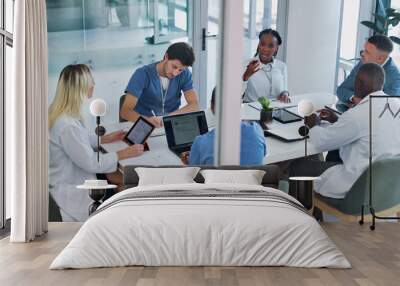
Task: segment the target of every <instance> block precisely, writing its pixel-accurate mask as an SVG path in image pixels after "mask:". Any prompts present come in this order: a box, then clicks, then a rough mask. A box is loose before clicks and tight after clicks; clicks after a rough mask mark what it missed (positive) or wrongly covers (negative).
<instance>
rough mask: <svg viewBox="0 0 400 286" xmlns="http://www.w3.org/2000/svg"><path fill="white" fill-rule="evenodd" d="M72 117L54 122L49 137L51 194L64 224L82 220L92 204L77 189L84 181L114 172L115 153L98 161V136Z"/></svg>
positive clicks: (85, 192) (101, 156)
mask: <svg viewBox="0 0 400 286" xmlns="http://www.w3.org/2000/svg"><path fill="white" fill-rule="evenodd" d="M90 133H91V132H89V130H87V129H86V128H85V126H84V125H83V123H82V122H81V121H80V120H78V119H75V118H71V117H67V116H62V117H60V118H58V119H57V121H56V122H55V123H54V125H53V127H52V128H51V129H50V134H49V137H50V138H49V141H50V142H49V184H50V186H49V187H50V193H51V195H52V196H53V198H54V200H55V201H56V203H57V205H58V206H59V207H60V210H61V215H62V218H63V221H85V220H86V219H87V217H88V207H89V205H90V204H91V203H92V202H93V201H92V200H91V199H90V197H89V195H88V191H87V190H80V189H77V188H76V186H77V185H81V184H83V183H84V181H85V180H88V179H96V173H110V172H114V171H116V170H117V162H118V156H117V154H116V153H108V154H100V162H97V153H96V152H95V151H94V149H93V148H94V147H96V146H97V137H96V135H95V134H94V130H93V132H92V133H93V135H90Z"/></svg>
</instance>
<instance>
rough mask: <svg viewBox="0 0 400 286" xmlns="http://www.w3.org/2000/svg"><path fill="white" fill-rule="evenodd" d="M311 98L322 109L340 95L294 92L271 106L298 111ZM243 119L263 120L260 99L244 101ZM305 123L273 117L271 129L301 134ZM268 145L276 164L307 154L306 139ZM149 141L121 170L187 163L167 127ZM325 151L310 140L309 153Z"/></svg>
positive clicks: (211, 122) (270, 140) (269, 160)
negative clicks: (178, 153)
mask: <svg viewBox="0 0 400 286" xmlns="http://www.w3.org/2000/svg"><path fill="white" fill-rule="evenodd" d="M303 99H307V100H310V101H311V102H312V103H313V105H314V109H315V110H317V109H320V108H323V107H324V106H326V105H328V106H334V104H335V102H336V96H335V95H333V94H329V93H308V94H301V95H294V96H291V102H290V103H287V104H284V103H280V102H277V101H272V104H271V107H274V108H286V109H287V110H289V111H292V112H294V113H297V103H298V102H299V101H300V100H303ZM205 113H206V118H207V123H208V126H209V128H213V127H214V126H215V118H214V115H213V114H212V113H211V111H209V110H206V111H205ZM241 117H242V120H259V118H260V111H259V105H258V103H245V104H242V110H241ZM132 124H133V123H132V122H122V123H117V124H112V125H108V126H106V129H107V133H108V132H112V131H115V130H121V129H124V130H128V129H129V128H130V127H131V126H132ZM302 125H303V121H297V122H293V123H286V124H283V123H280V122H278V121H276V120H273V121H272V122H271V123H270V124H268V128H270V129H271V130H276V129H281V130H283V129H284V130H285V132H287V133H291V132H292V133H294V134H295V135H297V134H298V129H299V127H301V126H302ZM265 141H266V146H267V155H266V156H265V158H264V164H273V163H277V162H281V161H286V160H291V159H296V158H300V157H304V156H305V142H304V140H299V141H294V142H285V141H282V140H280V139H277V138H275V137H272V136H268V137H265ZM147 144H148V145H149V149H150V150H149V151H146V152H144V153H143V155H141V156H139V157H134V158H129V159H125V160H121V161H120V162H119V165H120V168H121V170H123V169H124V167H125V166H128V165H140V166H142V165H144V166H162V165H183V163H182V162H181V160H180V158H179V157H178V156H176V155H175V154H174V153H173V152H171V151H170V150H169V149H168V144H167V140H166V137H165V133H164V130H163V128H157V129H155V131H153V133H152V135H151V136H150V137H149V139H148V140H147ZM102 147H103V148H104V149H106V150H107V151H108V152H113V151H117V150H118V149H120V144H117V143H110V144H103V145H102ZM318 153H321V150H318V149H317V148H315V147H314V146H313V145H312V144H311V143H309V142H308V146H307V154H308V155H314V154H318Z"/></svg>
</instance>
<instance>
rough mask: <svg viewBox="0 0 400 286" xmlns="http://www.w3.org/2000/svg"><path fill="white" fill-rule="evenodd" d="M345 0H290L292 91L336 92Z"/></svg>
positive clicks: (289, 52)
mask: <svg viewBox="0 0 400 286" xmlns="http://www.w3.org/2000/svg"><path fill="white" fill-rule="evenodd" d="M341 2H342V1H341V0H329V1H321V0H301V1H299V0H289V3H288V26H287V50H286V63H287V66H288V87H289V91H290V92H291V94H300V93H307V92H330V93H332V92H334V88H335V75H336V64H337V49H338V40H339V26H340V10H341Z"/></svg>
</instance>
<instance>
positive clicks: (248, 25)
mask: <svg viewBox="0 0 400 286" xmlns="http://www.w3.org/2000/svg"><path fill="white" fill-rule="evenodd" d="M207 1H208V7H207V9H206V11H207V15H205V16H204V17H207V21H206V23H207V27H206V29H205V35H204V38H205V42H206V43H205V47H206V50H207V54H206V57H207V59H206V61H207V68H206V71H205V72H206V73H207V77H206V78H207V81H205V82H204V84H205V85H206V88H205V90H206V93H207V106H208V107H209V105H210V99H211V93H212V90H213V88H214V87H215V85H216V80H217V67H218V58H217V55H218V52H217V48H218V45H217V39H218V37H219V34H220V31H219V18H220V9H221V4H222V1H221V0H207ZM277 14H278V0H245V1H243V19H244V21H243V23H244V27H243V31H241V33H243V41H244V52H243V68H244V67H245V65H246V63H247V61H248V59H249V58H251V57H253V56H254V54H255V52H256V49H257V45H258V34H259V33H260V31H261V30H263V29H265V28H272V29H276V28H277Z"/></svg>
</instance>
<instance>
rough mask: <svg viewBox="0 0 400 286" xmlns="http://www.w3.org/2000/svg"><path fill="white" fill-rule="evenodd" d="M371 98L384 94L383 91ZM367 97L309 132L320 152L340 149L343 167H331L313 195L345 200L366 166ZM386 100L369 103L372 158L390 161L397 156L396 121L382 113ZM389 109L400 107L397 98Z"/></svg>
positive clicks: (398, 131)
mask: <svg viewBox="0 0 400 286" xmlns="http://www.w3.org/2000/svg"><path fill="white" fill-rule="evenodd" d="M372 95H384V93H383V91H378V92H374V93H372ZM369 100H370V99H369V96H368V97H365V98H364V99H363V100H362V101H361V102H360V103H359V104H358V105H356V106H355V107H354V108H351V109H349V110H348V111H346V112H345V113H344V114H343V115H342V116H340V117H339V120H338V121H337V122H335V123H334V124H329V125H328V126H325V127H323V126H315V127H314V128H311V130H310V134H309V135H310V142H311V143H312V144H313V145H314V146H315V147H316V148H317V149H319V150H320V151H321V152H322V151H328V150H335V149H339V152H340V157H341V158H342V160H343V164H340V165H336V166H333V167H331V168H329V169H328V170H326V171H325V172H324V173H323V174H322V175H321V178H322V180H321V181H316V184H315V189H316V192H318V193H320V194H321V195H323V196H326V197H331V198H339V199H340V198H344V197H345V196H346V193H347V192H348V191H349V190H350V188H351V186H352V185H353V184H354V183H355V181H356V180H357V178H358V177H359V176H360V175H361V173H362V172H363V171H364V170H365V169H366V168H367V167H368V164H369ZM385 103H386V100H385V99H380V98H378V99H375V98H374V99H373V100H372V130H373V132H372V146H373V147H372V150H373V151H372V155H373V156H372V159H373V160H377V159H382V158H389V157H392V156H394V155H398V154H400V124H399V118H393V116H392V115H391V114H390V113H389V112H386V113H385V114H384V115H383V116H382V117H381V118H378V117H379V115H380V114H381V112H382V110H383V108H384V106H385ZM389 103H390V106H391V108H392V110H393V111H394V112H395V113H396V112H397V111H398V110H399V108H400V100H399V99H389Z"/></svg>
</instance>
